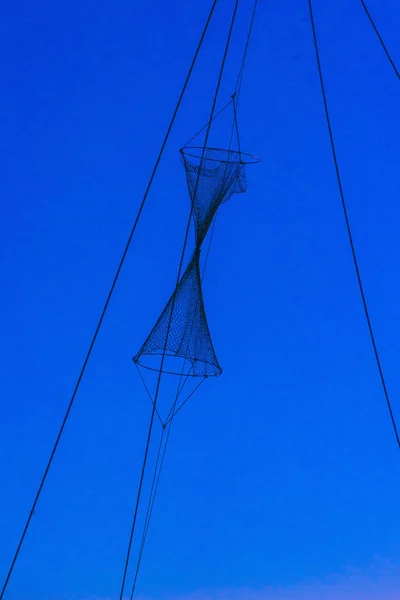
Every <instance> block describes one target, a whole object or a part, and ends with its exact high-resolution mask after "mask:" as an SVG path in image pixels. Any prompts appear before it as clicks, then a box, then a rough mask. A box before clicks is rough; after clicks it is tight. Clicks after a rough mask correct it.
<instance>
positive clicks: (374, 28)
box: [360, 0, 400, 79]
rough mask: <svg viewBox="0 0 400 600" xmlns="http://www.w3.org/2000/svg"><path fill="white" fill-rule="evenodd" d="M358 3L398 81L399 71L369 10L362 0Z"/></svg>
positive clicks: (399, 77)
mask: <svg viewBox="0 0 400 600" xmlns="http://www.w3.org/2000/svg"><path fill="white" fill-rule="evenodd" d="M360 2H361V4H362V7H363V9H364V11H365V14H366V15H367V17H368V19H369V22H370V23H371V25H372V28H373V30H374V31H375V34H376V37H377V38H378V40H379V41H380V43H381V46H382V48H383V50H384V52H385V54H386V56H387V58H388V60H389V62H390V64H391V65H392V67H393V71H394V72H395V73H396V75H397V79H400V73H399V71H398V69H397V67H396V65H395V62H394V60H393V59H392V57H391V56H390V53H389V50H388V49H387V47H386V44H385V42H384V41H383V38H382V36H381V34H380V33H379V30H378V28H377V26H376V25H375V22H374V20H373V18H372V16H371V13H370V12H369V10H368V8H367V5H366V4H365V2H364V0H360Z"/></svg>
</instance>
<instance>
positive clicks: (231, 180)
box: [181, 148, 247, 247]
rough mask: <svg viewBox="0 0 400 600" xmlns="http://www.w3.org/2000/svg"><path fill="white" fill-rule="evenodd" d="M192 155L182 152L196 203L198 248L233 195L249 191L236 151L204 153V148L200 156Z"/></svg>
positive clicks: (188, 150)
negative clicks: (221, 209)
mask: <svg viewBox="0 0 400 600" xmlns="http://www.w3.org/2000/svg"><path fill="white" fill-rule="evenodd" d="M192 152H193V150H192V149H191V148H188V149H187V150H185V149H183V150H181V158H182V162H183V165H184V167H185V171H186V179H187V184H188V188H189V194H190V198H191V201H192V203H193V215H194V221H195V226H196V245H197V247H199V246H200V245H201V244H202V242H203V240H204V238H205V236H206V234H207V231H208V228H209V226H210V224H211V222H212V220H213V217H214V215H215V212H216V211H217V209H218V207H219V206H220V205H221V204H222V203H223V202H227V201H228V200H229V199H230V197H231V196H232V194H240V193H242V192H245V191H246V189H247V182H246V171H245V169H246V167H245V165H244V164H243V162H242V160H241V154H240V153H239V152H236V151H234V150H221V149H216V148H205V149H204V153H203V148H199V149H197V152H196V153H198V156H194V155H193V154H192ZM202 156H203V159H202Z"/></svg>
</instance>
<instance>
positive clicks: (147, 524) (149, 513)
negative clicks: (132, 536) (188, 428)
mask: <svg viewBox="0 0 400 600" xmlns="http://www.w3.org/2000/svg"><path fill="white" fill-rule="evenodd" d="M171 427H172V420H171V422H170V423H169V425H167V427H166V429H167V435H166V440H165V444H164V448H163V452H162V456H161V461H160V466H159V469H158V473H156V470H154V476H153V485H152V488H153V494H152V496H150V501H149V504H148V507H147V514H146V520H145V526H144V530H143V535H142V540H141V544H140V550H139V556H138V560H137V563H136V569H135V575H134V579H133V584H132V592H131V596H130V600H132V598H133V596H134V594H135V590H136V584H137V579H138V576H139V570H140V566H141V564H142V559H143V552H144V548H145V545H146V540H147V534H148V532H149V527H150V521H151V517H152V514H153V508H154V502H155V499H156V496H157V491H158V486H159V483H160V478H161V472H162V469H163V466H164V460H165V455H166V451H167V446H168V442H169V436H170V433H171ZM164 431H165V430H164ZM163 434H164V433H163ZM154 483H155V484H154Z"/></svg>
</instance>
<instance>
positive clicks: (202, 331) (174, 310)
mask: <svg viewBox="0 0 400 600" xmlns="http://www.w3.org/2000/svg"><path fill="white" fill-rule="evenodd" d="M168 328H169V330H168ZM164 351H165V355H166V357H167V360H165V361H164V367H163V371H164V372H167V373H172V374H177V375H181V374H187V375H190V376H192V377H210V376H216V375H220V374H221V372H222V370H221V367H220V366H219V364H218V359H217V357H216V354H215V351H214V347H213V344H212V341H211V336H210V332H209V329H208V324H207V318H206V313H205V310H204V303H203V295H202V291H201V280H200V265H199V252H195V253H194V255H193V257H192V259H191V261H190V263H189V265H188V267H187V268H186V271H185V273H184V274H183V276H182V278H181V280H180V282H179V283H178V286H177V288H176V290H175V292H174V293H173V294H172V296H171V297H170V299H169V301H168V303H167V305H166V307H165V308H164V310H163V312H162V313H161V315H160V317H159V319H158V321H157V323H156V324H155V326H154V327H153V329H152V331H151V332H150V335H149V336H148V337H147V339H146V341H145V342H144V344H143V346H142V347H141V349H140V350H139V352H138V353H137V355H136V356H135V357H134V361H135V362H136V363H137V364H139V365H142V366H144V367H148V368H150V369H155V370H158V369H159V366H160V360H158V362H155V361H154V357H161V356H162V355H163V354H164ZM171 358H174V359H181V360H180V361H177V360H171Z"/></svg>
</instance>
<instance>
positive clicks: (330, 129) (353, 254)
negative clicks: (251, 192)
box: [308, 0, 400, 448]
mask: <svg viewBox="0 0 400 600" xmlns="http://www.w3.org/2000/svg"><path fill="white" fill-rule="evenodd" d="M308 6H309V9H310V20H311V27H312V33H313V38H314V47H315V54H316V59H317V65H318V73H319V80H320V84H321V93H322V98H323V102H324V108H325V117H326V123H327V126H328V131H329V139H330V144H331V149H332V156H333V162H334V164H335V171H336V179H337V182H338V187H339V193H340V198H341V201H342V208H343V213H344V218H345V222H346V229H347V234H348V238H349V242H350V248H351V253H352V256H353V263H354V268H355V271H356V275H357V281H358V287H359V289H360V294H361V300H362V304H363V308H364V313H365V318H366V321H367V325H368V330H369V335H370V338H371V342H372V347H373V350H374V355H375V359H376V364H377V367H378V371H379V376H380V380H381V383H382V388H383V392H384V395H385V398H386V403H387V407H388V409H389V414H390V419H391V422H392V426H393V430H394V434H395V436H396V441H397V445H398V447H399V448H400V437H399V432H398V429H397V425H396V421H395V418H394V413H393V409H392V405H391V401H390V397H389V392H388V389H387V386H386V380H385V377H384V374H383V369H382V364H381V360H380V357H379V352H378V347H377V344H376V341H375V335H374V331H373V329H372V323H371V318H370V315H369V310H368V305H367V300H366V296H365V292H364V286H363V282H362V279H361V273H360V269H359V266H358V260H357V255H356V250H355V246H354V242H353V234H352V232H351V227H350V220H349V216H348V212H347V205H346V201H345V197H344V191H343V186H342V179H341V176H340V171H339V163H338V159H337V154H336V147H335V142H334V138H333V130H332V125H331V119H330V115H329V110H328V101H327V96H326V91H325V84H324V79H323V75H322V66H321V60H320V55H319V46H318V41H317V34H316V29H315V22H314V14H313V9H312V1H311V0H308Z"/></svg>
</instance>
